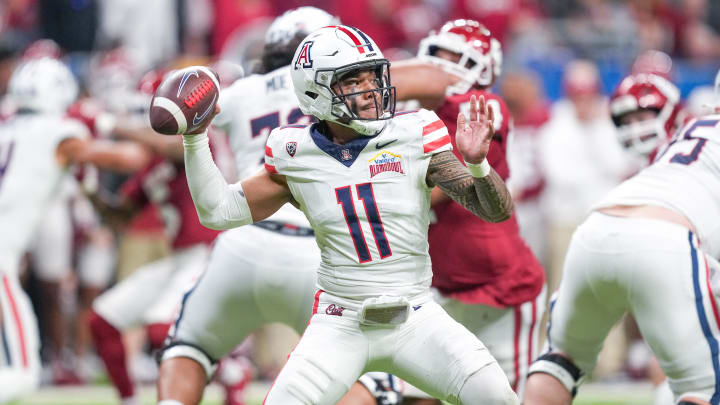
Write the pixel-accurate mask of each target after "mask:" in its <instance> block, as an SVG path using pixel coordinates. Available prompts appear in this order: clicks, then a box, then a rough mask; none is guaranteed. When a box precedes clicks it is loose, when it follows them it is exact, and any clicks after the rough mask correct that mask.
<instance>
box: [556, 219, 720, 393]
mask: <svg viewBox="0 0 720 405" xmlns="http://www.w3.org/2000/svg"><path fill="white" fill-rule="evenodd" d="M719 271H720V264H718V262H717V261H715V260H714V259H713V258H711V257H709V256H707V255H706V254H704V253H703V252H702V250H699V249H698V242H697V239H696V237H695V235H694V234H693V233H692V232H690V231H689V230H688V229H686V228H683V227H682V226H679V225H675V224H673V223H670V222H666V221H660V220H650V219H637V218H620V217H613V216H609V215H605V214H602V213H593V214H591V215H590V217H589V218H588V219H587V220H586V221H585V222H584V223H583V224H582V225H580V227H578V229H577V231H576V232H575V234H574V235H573V238H572V242H571V243H570V247H569V250H568V253H567V257H566V259H565V268H564V273H563V278H562V282H561V284H560V288H559V290H558V293H557V296H556V299H553V301H551V304H550V323H549V326H548V329H549V338H548V339H549V342H548V343H549V346H550V347H549V348H550V350H552V351H560V352H563V353H566V354H568V355H569V356H570V357H571V358H572V360H573V361H574V363H575V364H576V365H577V366H578V367H580V369H581V370H583V371H584V372H585V373H588V372H590V371H592V369H593V367H594V365H595V361H596V358H597V355H598V353H599V352H600V349H601V348H602V344H603V341H604V340H605V337H606V336H607V334H608V332H609V331H610V328H611V327H612V326H613V325H614V324H615V323H616V322H617V321H618V320H620V318H621V317H622V316H623V315H624V314H625V313H626V312H631V313H632V314H633V315H634V316H635V319H636V320H637V323H638V326H639V327H640V331H641V332H642V335H643V337H644V338H645V340H646V341H647V342H648V344H649V345H650V347H651V348H652V350H653V352H654V353H655V355H656V356H657V359H658V361H659V363H660V367H661V368H662V369H663V371H664V372H665V374H666V375H667V376H668V379H669V380H668V381H669V384H670V388H671V389H672V391H673V393H674V394H675V397H676V399H677V398H679V397H680V396H681V395H683V394H693V395H694V396H696V397H699V398H703V399H705V400H707V401H710V402H711V403H713V404H717V403H718V402H720V359H719V358H718V355H719V352H718V339H719V338H720V330H719V329H718V323H720V312H719V311H718V304H717V295H718V293H719V292H720V273H719Z"/></svg>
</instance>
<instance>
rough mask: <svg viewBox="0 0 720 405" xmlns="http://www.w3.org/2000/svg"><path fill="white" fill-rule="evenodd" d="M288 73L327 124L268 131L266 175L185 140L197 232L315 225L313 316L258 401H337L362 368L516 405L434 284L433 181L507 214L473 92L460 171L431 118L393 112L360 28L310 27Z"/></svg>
mask: <svg viewBox="0 0 720 405" xmlns="http://www.w3.org/2000/svg"><path fill="white" fill-rule="evenodd" d="M291 69H292V70H291V75H292V79H293V84H294V86H295V93H296V95H297V97H298V99H299V101H300V105H301V108H302V110H303V112H305V113H311V114H313V115H314V116H316V117H317V118H318V119H320V120H321V121H320V123H317V124H313V125H311V126H309V127H308V126H289V127H285V128H279V129H276V130H274V131H273V132H272V133H271V136H270V138H269V139H268V143H267V146H266V155H265V159H266V160H265V162H266V163H265V169H266V170H265V171H262V172H260V173H258V174H257V175H255V176H253V177H251V178H248V179H246V180H244V181H242V182H240V183H237V184H235V185H232V186H228V185H227V184H226V183H225V182H224V180H223V179H222V177H221V176H219V172H218V171H217V169H216V168H215V166H214V165H213V164H212V157H211V156H210V154H209V153H208V152H209V150H208V148H207V138H206V136H205V135H204V134H201V135H195V136H191V135H186V136H185V137H184V144H185V148H186V166H187V169H188V182H189V184H190V187H191V191H192V193H193V198H194V201H195V204H196V207H197V209H198V213H199V216H200V218H201V220H202V221H203V223H204V224H206V225H208V226H212V227H216V228H229V227H234V226H240V225H247V224H250V223H252V222H257V221H260V220H263V219H265V218H267V217H268V216H269V215H271V214H272V213H274V212H275V211H277V210H278V209H279V208H280V207H281V206H282V205H284V204H285V203H286V202H292V203H293V204H295V205H296V206H298V207H299V208H300V209H301V210H302V211H303V212H304V213H305V214H306V216H307V217H308V219H309V220H310V223H311V224H312V225H313V227H314V229H315V231H316V234H315V237H316V240H317V243H318V245H319V247H320V249H321V252H322V262H321V265H320V268H319V270H318V283H317V284H318V286H319V288H320V289H319V290H317V292H316V294H315V301H314V305H313V316H312V318H311V320H310V323H309V325H308V327H307V329H306V331H305V333H304V335H303V337H302V338H301V340H300V343H299V344H298V346H297V347H296V348H295V350H294V351H293V353H292V354H291V355H290V357H289V360H288V363H287V364H286V366H285V368H284V369H283V370H282V371H281V373H280V375H279V376H278V378H277V380H276V381H275V384H274V386H273V388H271V390H270V392H269V393H268V397H267V398H266V403H268V404H283V405H285V404H307V403H311V404H333V403H335V402H336V401H337V400H338V399H340V397H341V396H342V395H343V394H344V393H345V392H346V391H347V390H348V389H349V387H350V386H351V385H352V383H353V382H354V381H355V380H356V379H357V378H358V377H359V376H360V374H361V373H362V372H363V371H364V370H381V371H387V372H393V373H396V374H398V376H399V377H401V378H403V379H406V380H407V381H409V382H411V383H413V384H415V385H416V386H418V387H419V388H421V389H424V390H425V391H427V392H429V393H430V394H432V395H435V396H438V397H439V398H443V399H445V400H449V401H451V402H454V403H461V404H471V403H472V404H476V403H480V402H483V403H488V404H509V403H517V397H516V396H515V394H514V393H513V392H512V389H511V388H510V386H509V384H508V382H507V378H506V377H505V376H504V374H503V372H502V370H501V369H500V367H499V366H498V365H497V363H496V362H495V360H494V358H493V357H492V356H491V355H490V354H489V352H488V351H487V349H486V348H485V347H484V346H483V345H482V343H481V342H479V341H478V340H477V338H476V337H475V336H474V335H472V334H471V333H470V332H468V331H467V330H466V329H465V328H464V327H462V326H461V325H459V324H458V323H456V322H455V321H454V320H452V318H450V317H449V316H448V315H447V314H446V313H445V312H444V311H443V310H442V309H441V308H440V307H439V306H438V305H437V304H435V303H434V302H433V301H432V297H431V295H430V292H429V289H428V287H429V283H430V279H431V277H432V271H431V269H430V261H429V256H428V254H427V225H428V222H429V211H428V210H429V202H430V198H429V197H430V189H431V187H432V186H433V185H438V186H439V187H441V188H442V189H443V190H444V191H445V192H447V193H448V194H450V195H451V196H452V197H453V198H454V199H456V200H458V201H461V202H462V203H463V204H464V205H465V206H466V207H467V208H468V209H470V210H472V211H473V212H475V213H476V214H477V215H479V216H482V217H483V218H486V219H488V220H491V221H502V220H505V219H507V218H508V217H509V216H510V214H511V211H512V202H511V200H510V197H509V194H508V192H507V189H506V188H505V186H504V184H503V182H502V180H501V179H500V178H499V176H498V175H497V174H496V173H495V172H494V171H493V170H492V168H490V167H489V164H488V163H487V162H486V161H485V156H486V155H487V150H488V147H489V143H490V138H491V137H492V132H493V131H492V123H491V122H488V119H490V120H491V119H492V113H489V114H488V111H487V108H486V106H485V103H484V100H483V99H481V100H480V102H478V103H476V100H475V99H474V97H473V98H472V100H471V108H470V119H469V124H470V127H467V126H466V119H465V117H464V116H463V115H462V114H460V115H459V116H458V124H459V125H458V127H459V128H460V129H459V130H458V147H459V148H460V150H461V152H462V153H463V156H464V158H465V159H466V160H468V161H469V162H470V164H469V168H470V172H468V170H467V169H465V168H464V167H463V166H462V164H461V163H460V162H458V161H457V158H456V157H455V156H454V155H453V154H452V152H451V149H452V147H451V146H450V138H449V137H448V135H447V129H446V128H445V126H444V124H443V123H442V121H441V120H439V119H438V118H437V116H436V115H435V114H434V113H432V112H430V111H427V110H420V111H418V112H411V113H408V114H403V115H398V116H397V117H395V118H393V116H394V115H395V114H394V106H395V89H394V88H393V87H391V86H390V80H389V76H388V62H387V60H386V59H384V58H383V57H382V53H381V51H380V50H379V49H378V47H377V45H376V44H375V43H374V42H373V41H372V40H371V39H370V38H368V37H367V35H366V34H364V33H362V32H361V31H359V30H357V29H355V28H352V27H347V26H330V27H325V28H322V29H320V30H318V31H315V32H314V33H312V34H310V35H309V36H308V37H307V38H306V39H305V40H304V42H303V43H302V44H301V45H300V46H299V47H298V49H297V51H296V54H295V56H294V59H293V65H292V68H291ZM371 141H372V142H371ZM471 173H472V174H471ZM356 199H357V200H359V201H357V202H356V201H355V200H356ZM363 224H364V226H363ZM373 242H374V243H373ZM418 353H428V355H423V356H418ZM450 365H452V367H450Z"/></svg>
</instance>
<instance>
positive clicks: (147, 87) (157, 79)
mask: <svg viewBox="0 0 720 405" xmlns="http://www.w3.org/2000/svg"><path fill="white" fill-rule="evenodd" d="M169 72H170V71H168V70H167V69H153V70H151V71H149V72H147V73H145V74H144V75H143V76H142V77H141V78H140V81H138V85H137V89H138V91H139V92H140V93H143V94H149V95H150V96H152V95H153V94H155V90H157V88H158V87H160V83H162V80H163V79H164V78H165V75H167V74H168V73H169Z"/></svg>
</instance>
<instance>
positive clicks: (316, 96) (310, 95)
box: [305, 91, 319, 100]
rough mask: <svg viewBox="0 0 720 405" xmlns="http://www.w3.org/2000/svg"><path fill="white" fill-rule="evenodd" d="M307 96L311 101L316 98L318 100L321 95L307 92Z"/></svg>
mask: <svg viewBox="0 0 720 405" xmlns="http://www.w3.org/2000/svg"><path fill="white" fill-rule="evenodd" d="M305 95H306V96H308V97H310V98H311V99H313V100H315V99H316V98H318V95H319V94H317V93H313V92H312V91H306V92H305Z"/></svg>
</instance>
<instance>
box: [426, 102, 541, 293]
mask: <svg viewBox="0 0 720 405" xmlns="http://www.w3.org/2000/svg"><path fill="white" fill-rule="evenodd" d="M473 94H474V95H475V96H476V97H479V96H481V95H482V96H485V100H486V101H487V103H488V106H489V107H490V108H492V109H493V113H494V116H495V137H494V139H493V141H492V145H491V147H490V152H489V153H488V156H487V160H488V162H489V163H490V165H491V166H492V167H493V169H495V171H496V172H497V173H498V174H499V175H500V177H502V178H503V179H507V178H508V177H509V175H510V170H509V169H508V163H507V159H506V157H505V153H506V148H507V141H508V134H509V132H510V128H511V126H512V123H511V122H510V119H511V118H510V113H509V111H508V108H507V106H506V105H505V102H504V101H503V100H502V99H501V98H500V97H498V96H496V95H493V94H490V93H486V92H483V91H479V90H473V91H470V92H468V93H465V94H462V95H454V96H451V97H448V98H447V99H446V100H445V103H444V104H443V105H442V106H441V107H440V108H438V109H437V114H438V116H439V117H440V119H442V120H443V121H444V122H445V125H446V126H447V127H448V131H449V133H450V137H451V139H452V143H453V151H454V152H455V154H456V155H457V157H458V159H460V161H462V156H461V155H460V153H459V152H458V151H457V148H456V145H455V129H456V126H457V124H456V122H457V115H458V112H463V114H465V116H466V117H467V116H468V113H469V111H470V96H471V95H473ZM433 209H434V211H435V214H436V216H437V223H434V224H432V225H431V226H430V230H429V234H428V240H429V242H430V257H431V259H432V264H433V273H434V276H433V281H432V284H433V286H435V287H436V288H438V289H439V290H440V292H442V293H443V294H446V295H450V296H451V297H453V298H456V299H458V300H460V301H462V302H465V303H469V304H484V305H491V306H495V307H508V306H513V305H518V304H520V303H523V302H527V301H529V300H531V299H533V298H535V297H536V296H537V295H538V294H539V293H540V291H541V290H542V287H543V284H544V282H545V272H544V270H543V268H542V266H541V265H540V263H539V262H538V261H537V259H536V258H535V256H534V255H533V253H532V252H531V251H530V248H529V247H528V246H527V245H526V244H525V241H524V240H523V239H522V238H521V236H520V231H519V229H518V224H517V221H516V219H515V217H514V216H513V217H512V218H510V219H508V220H507V221H504V222H500V223H489V222H485V221H483V220H481V219H480V218H478V217H476V216H475V215H473V214H472V213H470V212H469V211H467V210H466V209H465V208H463V207H462V206H461V205H460V204H458V203H456V202H455V201H452V200H448V201H445V202H443V203H440V204H438V205H437V206H435V207H433Z"/></svg>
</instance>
